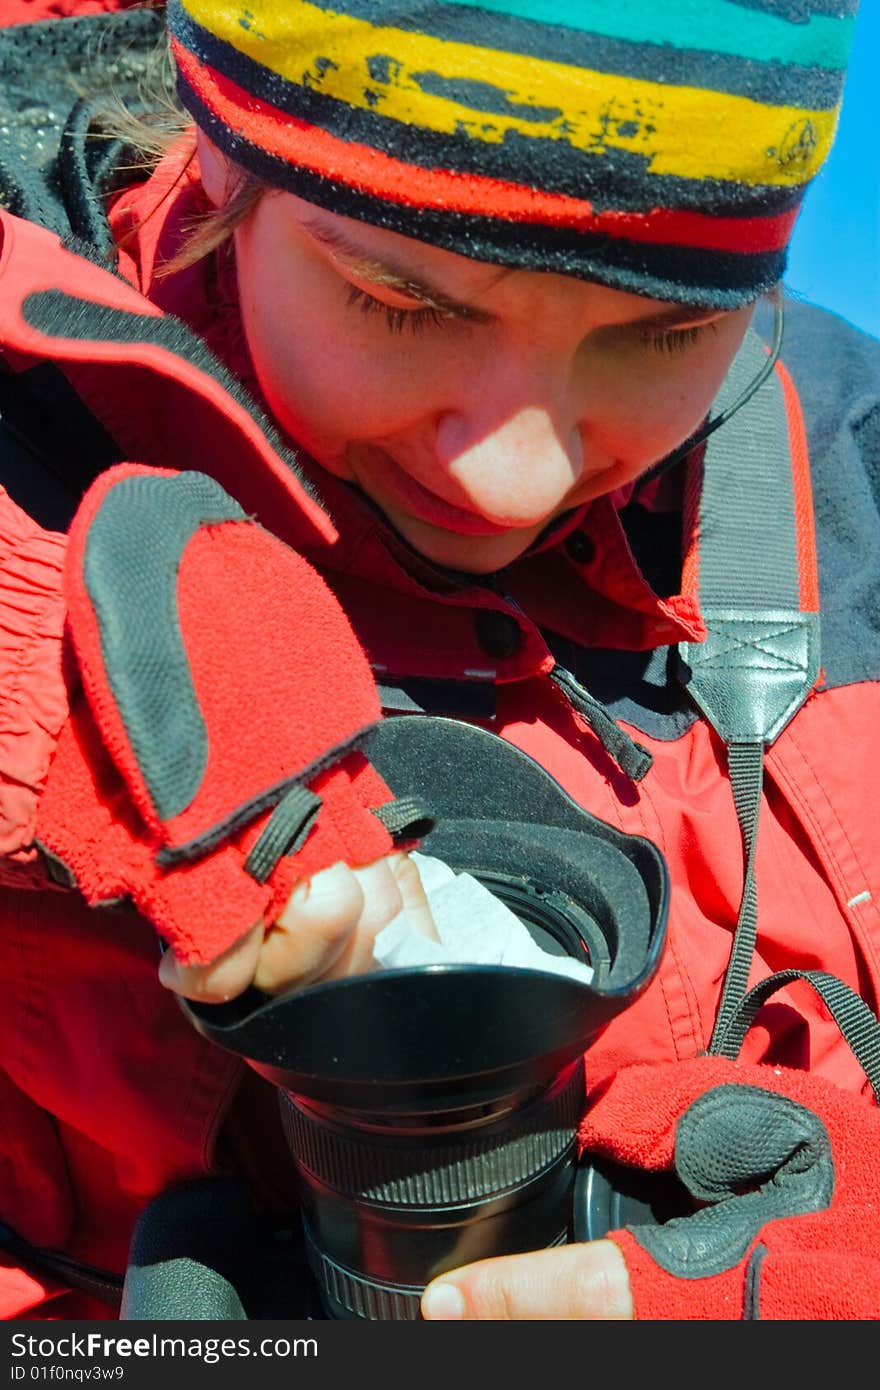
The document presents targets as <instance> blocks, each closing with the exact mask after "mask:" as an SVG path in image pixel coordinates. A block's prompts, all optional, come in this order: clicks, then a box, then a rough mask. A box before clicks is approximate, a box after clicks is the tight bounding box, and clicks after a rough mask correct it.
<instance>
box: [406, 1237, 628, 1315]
mask: <svg viewBox="0 0 880 1390" xmlns="http://www.w3.org/2000/svg"><path fill="white" fill-rule="evenodd" d="M422 1316H423V1317H424V1318H426V1319H428V1320H429V1321H438V1320H440V1319H443V1320H448V1319H451V1318H460V1319H464V1320H468V1321H473V1320H483V1321H487V1320H488V1321H501V1322H515V1321H534V1320H537V1319H547V1320H551V1319H552V1320H554V1321H560V1320H563V1321H565V1320H569V1321H575V1320H582V1321H583V1320H590V1319H592V1320H601V1319H608V1320H611V1319H625V1318H632V1317H633V1301H632V1292H631V1289H630V1282H629V1272H628V1270H627V1267H626V1262H625V1260H624V1258H623V1255H622V1254H621V1252H620V1251H619V1250H618V1248H617V1246H616V1245H615V1244H614V1243H613V1242H612V1241H610V1240H596V1241H591V1242H590V1243H588V1244H581V1245H563V1246H558V1247H556V1248H554V1249H551V1250H539V1251H536V1252H534V1253H531V1254H528V1255H503V1256H500V1257H499V1258H497V1259H493V1260H480V1261H478V1262H477V1263H476V1264H472V1265H465V1266H464V1267H463V1268H462V1269H456V1270H453V1271H452V1272H451V1273H449V1274H443V1275H441V1276H440V1277H439V1278H438V1279H435V1280H433V1282H432V1283H430V1284H429V1285H428V1287H427V1288H426V1289H425V1292H424V1293H423V1295H422Z"/></svg>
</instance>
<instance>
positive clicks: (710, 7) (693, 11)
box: [334, 0, 855, 85]
mask: <svg viewBox="0 0 880 1390" xmlns="http://www.w3.org/2000/svg"><path fill="white" fill-rule="evenodd" d="M446 3H447V4H450V5H461V6H462V7H464V8H467V9H472V10H473V9H476V10H485V11H487V13H490V14H503V15H510V16H513V17H514V18H517V19H527V20H531V21H532V22H533V23H536V24H564V25H566V26H567V27H568V28H570V29H581V30H584V31H585V32H587V33H594V34H603V35H605V36H606V37H607V38H615V39H629V40H630V41H631V42H633V43H658V44H663V43H668V44H672V46H673V47H675V48H691V49H693V48H699V49H705V50H708V51H709V52H713V53H728V54H735V55H736V56H737V57H739V58H757V59H758V60H760V61H761V62H765V63H769V62H779V63H785V64H788V63H798V64H800V65H806V66H809V65H814V66H816V67H823V68H841V69H842V68H844V67H845V66H846V61H847V58H848V56H849V50H850V45H851V43H852V31H853V25H854V23H855V16H854V15H845V16H842V17H840V18H835V17H833V16H831V15H825V14H814V15H811V16H810V18H809V19H808V20H807V21H806V23H804V22H801V23H798V24H794V23H792V22H791V21H789V20H787V19H783V18H779V17H778V16H777V15H774V14H767V13H766V12H765V11H760V10H756V9H752V8H743V7H742V6H741V5H738V4H736V3H734V0H689V3H678V4H675V5H670V4H667V3H664V2H663V0H618V3H617V4H609V3H608V0H552V3H548V0H478V3H477V4H474V3H473V0H446ZM844 3H845V0H844ZM334 8H335V9H336V10H341V11H343V12H344V10H345V4H344V0H343V3H342V4H337V5H336V6H335V7H334ZM383 8H384V7H383ZM384 23H385V24H388V25H392V26H393V24H394V6H393V5H389V6H388V7H387V14H386V16H385V19H384ZM697 85H698V84H697Z"/></svg>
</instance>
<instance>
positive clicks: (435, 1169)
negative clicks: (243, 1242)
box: [281, 1059, 584, 1208]
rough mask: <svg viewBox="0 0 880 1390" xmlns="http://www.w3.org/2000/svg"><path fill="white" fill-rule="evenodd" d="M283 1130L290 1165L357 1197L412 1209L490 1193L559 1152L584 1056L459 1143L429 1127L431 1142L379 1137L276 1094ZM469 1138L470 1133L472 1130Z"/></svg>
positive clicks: (576, 1105)
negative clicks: (528, 1100) (535, 1095)
mask: <svg viewBox="0 0 880 1390" xmlns="http://www.w3.org/2000/svg"><path fill="white" fill-rule="evenodd" d="M281 1097H282V1114H283V1119H284V1128H285V1131H286V1133H287V1139H288V1142H289V1144H290V1147H291V1149H292V1151H293V1153H294V1155H295V1156H296V1160H297V1163H298V1164H299V1165H300V1166H301V1167H303V1168H305V1169H306V1170H307V1171H308V1172H309V1173H311V1174H312V1175H313V1176H314V1177H316V1178H318V1179H319V1180H320V1181H321V1182H323V1183H325V1184H327V1185H328V1186H329V1187H332V1188H333V1189H335V1190H336V1191H337V1192H345V1193H348V1194H350V1195H351V1196H353V1197H355V1196H356V1197H359V1198H360V1199H362V1200H366V1201H373V1202H381V1203H383V1204H392V1205H397V1206H403V1207H406V1206H412V1207H417V1208H425V1207H438V1206H439V1207H443V1206H457V1205H459V1204H460V1203H462V1202H473V1201H477V1200H480V1199H481V1198H483V1197H487V1196H496V1195H498V1194H499V1193H501V1192H504V1191H505V1190H508V1189H510V1188H516V1187H518V1186H519V1185H520V1184H521V1183H523V1182H525V1181H527V1180H528V1179H530V1178H534V1177H535V1176H536V1174H538V1173H540V1172H542V1171H543V1170H544V1169H545V1168H549V1167H551V1166H552V1165H553V1164H554V1163H556V1162H558V1161H559V1159H560V1158H561V1157H562V1156H563V1155H564V1154H565V1152H566V1151H567V1150H568V1149H569V1148H570V1146H571V1144H572V1142H573V1136H574V1132H575V1130H576V1128H577V1125H578V1122H579V1120H580V1117H581V1113H582V1111H583V1107H584V1073H583V1061H582V1060H581V1059H579V1060H578V1061H577V1062H576V1063H574V1064H573V1066H572V1069H571V1071H570V1073H569V1074H568V1075H567V1076H564V1077H563V1078H562V1079H561V1081H560V1082H558V1083H557V1084H556V1085H555V1086H553V1087H551V1088H550V1089H549V1090H548V1091H546V1092H545V1093H544V1094H543V1095H542V1096H541V1097H539V1099H538V1100H536V1101H534V1102H533V1103H532V1104H530V1105H528V1106H525V1107H523V1109H522V1110H521V1111H519V1112H518V1113H516V1114H514V1115H507V1116H505V1117H503V1123H502V1125H500V1126H498V1125H495V1126H493V1128H492V1131H491V1133H484V1134H483V1136H482V1137H479V1133H478V1136H477V1137H471V1138H469V1139H468V1140H467V1141H465V1142H462V1140H461V1138H460V1137H459V1136H446V1135H444V1134H443V1133H442V1131H440V1130H438V1131H437V1132H432V1134H431V1142H430V1144H420V1145H411V1144H410V1143H409V1142H408V1141H406V1140H404V1141H402V1140H401V1137H400V1132H399V1131H398V1133H397V1134H396V1135H395V1140H394V1142H393V1143H389V1142H388V1141H387V1140H386V1141H384V1142H383V1140H382V1137H381V1135H380V1134H377V1133H376V1131H375V1130H371V1131H370V1132H369V1134H368V1135H367V1136H366V1137H365V1136H364V1135H363V1132H361V1131H357V1130H355V1129H353V1128H352V1129H351V1130H348V1131H345V1130H343V1129H342V1128H341V1127H340V1125H341V1123H343V1122H344V1119H345V1116H344V1112H337V1113H336V1114H335V1116H334V1120H333V1121H332V1122H329V1123H328V1122H327V1121H326V1120H325V1119H324V1117H322V1118H321V1119H316V1118H315V1116H314V1115H313V1114H312V1112H310V1111H309V1110H307V1109H306V1108H305V1107H304V1106H303V1105H301V1104H300V1103H299V1102H298V1101H297V1100H296V1099H295V1098H294V1097H292V1096H290V1095H287V1094H286V1093H284V1092H282V1093H281ZM471 1134H472V1135H473V1131H471Z"/></svg>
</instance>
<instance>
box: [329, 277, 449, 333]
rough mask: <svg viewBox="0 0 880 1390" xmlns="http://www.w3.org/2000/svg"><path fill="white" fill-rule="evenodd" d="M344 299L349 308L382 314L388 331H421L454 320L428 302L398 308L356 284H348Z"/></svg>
mask: <svg viewBox="0 0 880 1390" xmlns="http://www.w3.org/2000/svg"><path fill="white" fill-rule="evenodd" d="M346 300H347V302H348V304H349V306H350V307H351V308H353V309H354V308H356V309H359V310H360V312H361V313H362V314H383V315H384V317H385V324H386V327H387V328H388V331H389V332H390V333H402V332H403V330H404V329H405V328H408V329H409V330H410V332H412V333H421V332H423V331H424V329H426V328H429V327H433V328H448V327H449V325H450V324H451V323H453V322H454V321H455V320H454V318H453V315H452V314H447V313H444V311H443V310H442V309H436V308H433V307H432V306H431V305H429V304H426V305H425V307H424V308H422V309H398V308H397V307H396V306H395V305H393V304H384V303H383V302H382V300H381V299H374V298H373V296H372V295H371V294H367V292H366V290H362V289H359V288H358V286H357V285H349V286H348V292H347V294H346Z"/></svg>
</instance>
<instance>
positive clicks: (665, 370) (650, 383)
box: [592, 310, 751, 469]
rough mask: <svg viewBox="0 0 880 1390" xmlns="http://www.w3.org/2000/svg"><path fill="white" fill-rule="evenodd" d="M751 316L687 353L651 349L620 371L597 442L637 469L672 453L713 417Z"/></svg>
mask: <svg viewBox="0 0 880 1390" xmlns="http://www.w3.org/2000/svg"><path fill="white" fill-rule="evenodd" d="M750 315H751V310H748V311H746V313H745V314H744V315H743V316H741V317H735V316H731V321H729V322H728V321H722V323H721V324H720V325H719V328H718V330H717V332H715V333H712V334H707V335H706V337H705V339H704V340H702V341H701V342H699V343H695V344H693V345H692V346H691V347H689V348H687V349H685V350H683V351H681V352H676V353H674V354H672V355H669V356H667V355H665V354H663V353H661V352H658V351H655V350H654V349H650V350H646V351H645V352H644V353H643V354H642V356H641V360H640V361H637V362H634V363H633V364H632V365H631V366H630V367H629V368H628V369H624V370H619V371H618V372H617V373H616V375H615V377H614V378H613V379H612V380H609V382H608V384H607V388H606V395H605V410H604V412H603V415H602V417H601V419H598V418H597V421H596V427H595V430H594V432H593V435H592V437H593V439H594V441H595V442H596V443H597V444H599V445H600V447H601V448H602V449H603V450H604V451H606V452H607V453H609V454H611V455H612V456H614V457H616V458H618V459H621V460H625V461H626V462H627V463H628V464H631V465H632V467H633V468H634V469H638V468H642V467H645V466H649V465H650V464H652V463H655V462H656V461H657V460H658V459H660V458H663V456H664V455H665V454H668V453H670V452H671V451H672V450H673V449H674V448H676V447H677V446H678V445H679V444H681V443H682V442H683V441H684V440H685V439H687V437H688V435H689V434H693V433H694V431H695V430H696V429H698V428H699V426H700V424H701V422H702V421H703V420H704V419H705V418H706V416H707V414H709V413H710V412H711V406H712V402H713V400H714V399H715V396H716V395H717V393H718V390H719V388H720V386H721V384H722V382H723V381H724V378H725V376H726V374H727V371H728V369H729V367H730V364H731V362H732V361H733V358H734V357H735V355H736V352H737V349H738V348H739V345H740V343H741V342H742V339H743V336H744V334H745V331H746V328H747V327H748V322H749V317H750Z"/></svg>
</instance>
